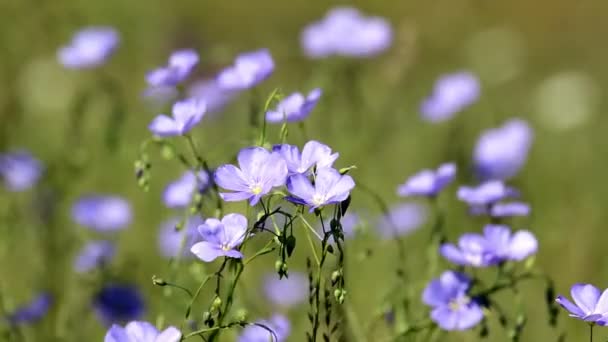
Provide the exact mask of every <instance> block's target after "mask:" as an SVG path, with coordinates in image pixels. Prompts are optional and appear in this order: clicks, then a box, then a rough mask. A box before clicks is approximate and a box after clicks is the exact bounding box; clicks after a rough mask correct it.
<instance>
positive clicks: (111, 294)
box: [93, 284, 144, 325]
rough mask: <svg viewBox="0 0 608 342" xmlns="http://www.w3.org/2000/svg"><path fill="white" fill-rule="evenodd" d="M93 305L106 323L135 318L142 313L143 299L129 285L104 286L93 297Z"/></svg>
mask: <svg viewBox="0 0 608 342" xmlns="http://www.w3.org/2000/svg"><path fill="white" fill-rule="evenodd" d="M93 307H94V309H95V312H96V313H97V315H98V317H99V319H100V320H101V321H102V322H103V323H104V324H106V325H110V324H113V323H116V322H128V321H132V320H136V319H139V318H141V317H142V316H143V314H144V300H143V298H142V296H141V294H140V293H139V291H138V290H137V289H136V288H135V287H133V286H131V285H119V284H110V285H106V286H104V287H103V288H102V289H101V291H99V292H98V293H97V295H95V297H94V298H93Z"/></svg>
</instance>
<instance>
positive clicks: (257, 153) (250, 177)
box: [214, 147, 287, 206]
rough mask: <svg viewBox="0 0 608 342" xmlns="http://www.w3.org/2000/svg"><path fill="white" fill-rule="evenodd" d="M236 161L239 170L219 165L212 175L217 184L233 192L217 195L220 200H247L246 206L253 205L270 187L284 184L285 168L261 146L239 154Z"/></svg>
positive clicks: (271, 153) (282, 162)
mask: <svg viewBox="0 0 608 342" xmlns="http://www.w3.org/2000/svg"><path fill="white" fill-rule="evenodd" d="M237 161H238V164H239V167H236V166H234V165H222V166H220V167H218V168H217V170H216V171H215V174H214V179H215V183H216V184H217V185H219V186H220V187H222V188H224V189H227V190H232V191H234V192H230V193H220V196H221V197H222V199H223V200H224V201H243V200H246V199H249V204H250V205H252V206H254V205H256V204H257V203H258V201H259V200H260V198H262V196H264V195H266V194H267V193H268V192H270V190H272V188H273V187H276V186H281V185H284V184H285V178H286V177H287V166H286V165H285V160H283V158H282V157H281V156H280V155H279V154H278V153H276V152H269V151H268V150H266V149H264V148H261V147H248V148H244V149H242V150H241V151H240V152H239V154H238V156H237Z"/></svg>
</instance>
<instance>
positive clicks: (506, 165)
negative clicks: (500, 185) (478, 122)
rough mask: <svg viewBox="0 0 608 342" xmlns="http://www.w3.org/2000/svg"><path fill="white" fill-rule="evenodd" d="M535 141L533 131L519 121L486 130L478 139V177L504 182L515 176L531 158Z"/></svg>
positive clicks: (476, 151)
mask: <svg viewBox="0 0 608 342" xmlns="http://www.w3.org/2000/svg"><path fill="white" fill-rule="evenodd" d="M532 139H533V132H532V129H531V128H530V126H528V124H527V123H526V122H525V121H523V120H520V119H513V120H510V121H507V122H506V123H505V124H504V125H503V126H502V127H499V128H495V129H490V130H487V131H485V132H484V133H483V134H482V135H481V136H480V137H479V140H477V145H476V146H475V151H474V163H475V170H476V172H477V175H478V176H479V178H481V179H482V180H490V179H499V180H500V179H502V180H504V179H509V178H512V177H514V176H515V175H516V174H517V173H518V172H519V170H520V169H521V168H522V167H523V166H524V164H525V163H526V160H527V159H528V151H529V150H530V146H531V145H532Z"/></svg>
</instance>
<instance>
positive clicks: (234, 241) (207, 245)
mask: <svg viewBox="0 0 608 342" xmlns="http://www.w3.org/2000/svg"><path fill="white" fill-rule="evenodd" d="M198 232H199V233H200V234H201V236H202V237H203V240H204V241H201V242H198V243H196V244H194V245H193V246H192V248H191V249H190V250H191V251H192V253H194V254H195V255H196V256H197V257H198V258H199V259H201V260H203V261H205V262H211V261H213V260H215V259H216V258H218V257H222V256H225V257H230V258H236V259H241V258H242V257H243V254H242V253H241V252H240V251H239V250H237V247H238V246H240V245H241V243H243V240H244V239H245V234H246V232H247V218H246V217H245V216H243V215H241V214H228V215H226V216H224V217H223V218H222V220H221V221H220V220H218V219H215V218H209V219H206V220H205V223H204V224H202V225H200V226H199V227H198Z"/></svg>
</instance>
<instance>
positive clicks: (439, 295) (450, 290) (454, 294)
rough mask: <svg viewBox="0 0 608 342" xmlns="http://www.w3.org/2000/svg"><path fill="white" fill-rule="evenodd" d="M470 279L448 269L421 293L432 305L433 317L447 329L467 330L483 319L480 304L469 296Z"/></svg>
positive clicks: (426, 302) (425, 300) (442, 327)
mask: <svg viewBox="0 0 608 342" xmlns="http://www.w3.org/2000/svg"><path fill="white" fill-rule="evenodd" d="M470 286H471V280H470V279H469V277H467V276H466V275H465V274H462V273H458V272H454V271H445V272H443V273H442V274H441V276H440V277H439V278H436V279H433V280H432V281H431V282H430V283H429V284H428V285H427V287H426V288H425V289H424V292H423V294H422V300H423V301H424V303H425V304H427V305H429V306H431V307H432V311H431V319H432V320H433V322H435V323H437V325H439V327H441V329H444V330H467V329H470V328H472V327H474V326H475V325H477V324H478V323H479V322H480V321H481V320H482V319H483V310H482V308H481V305H480V304H479V303H478V302H477V301H476V300H475V299H474V298H471V297H470V296H469V295H468V291H469V288H470Z"/></svg>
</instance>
